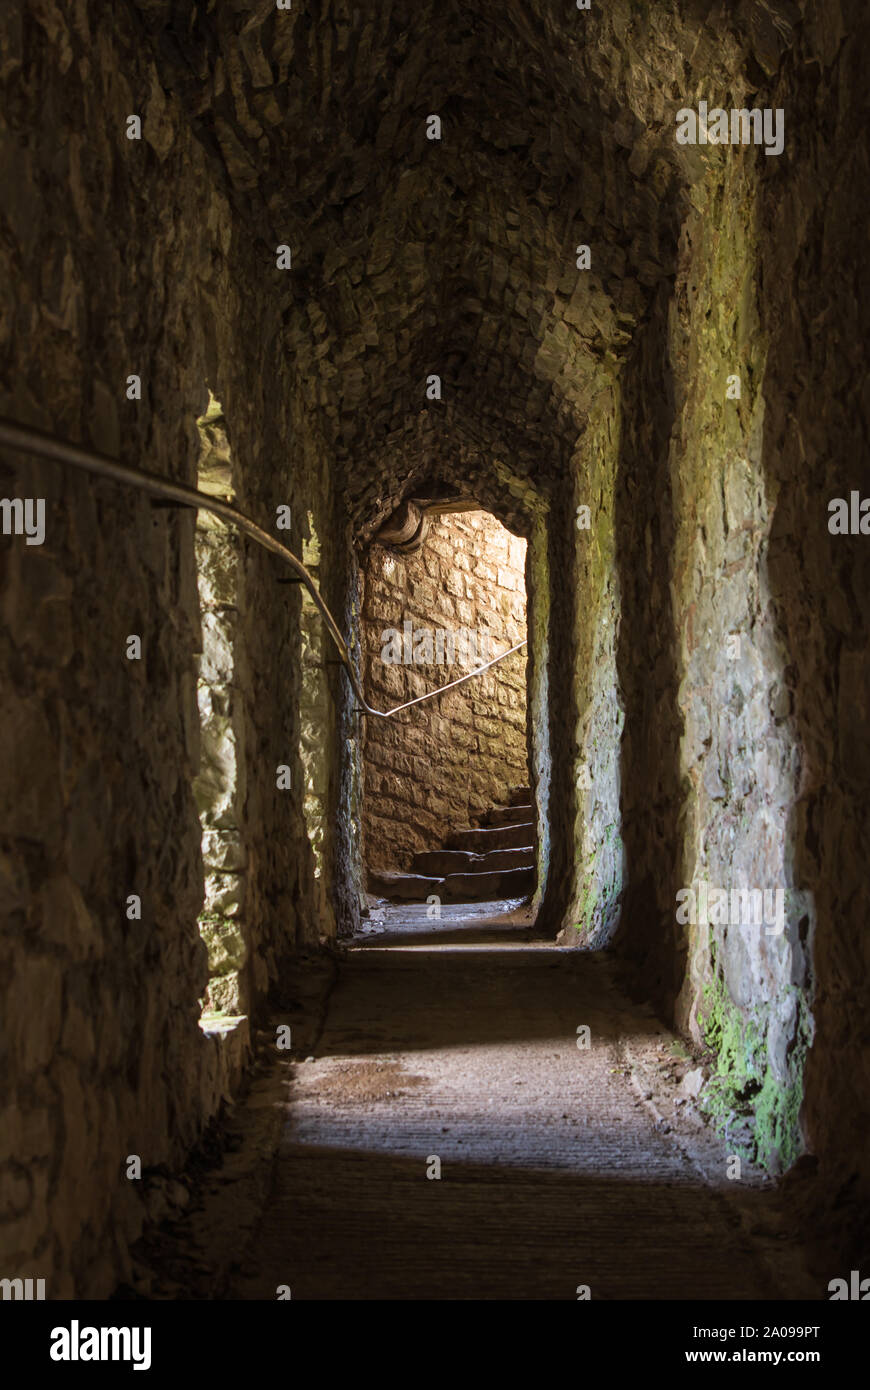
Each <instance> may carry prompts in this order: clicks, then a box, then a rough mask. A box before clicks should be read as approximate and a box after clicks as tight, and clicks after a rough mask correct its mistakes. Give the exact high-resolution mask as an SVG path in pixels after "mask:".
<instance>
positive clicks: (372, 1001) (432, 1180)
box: [205, 905, 818, 1300]
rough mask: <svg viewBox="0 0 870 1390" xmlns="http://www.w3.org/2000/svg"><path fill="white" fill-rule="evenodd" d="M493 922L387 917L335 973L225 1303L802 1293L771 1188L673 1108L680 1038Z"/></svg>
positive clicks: (610, 986) (501, 915)
mask: <svg viewBox="0 0 870 1390" xmlns="http://www.w3.org/2000/svg"><path fill="white" fill-rule="evenodd" d="M499 906H502V907H503V906H504V905H494V906H492V907H490V908H488V909H477V910H476V911H475V910H472V909H468V908H460V909H458V910H456V911H455V913H451V914H448V919H447V920H445V921H444V922H443V923H442V924H439V926H438V929H437V930H436V931H433V924H432V923H430V922H427V921H426V919H425V912H424V909H423V908H421V907H410V908H389V909H387V910H386V923H385V925H386V930H385V932H384V933H383V934H382V935H381V936H378V937H374V938H371V939H368V940H367V941H366V942H365V943H364V944H363V945H362V948H361V949H360V948H358V949H353V950H351V952H350V953H349V955H348V957H347V959H346V961H345V962H344V963H343V964H342V965H341V966H340V967H339V972H338V977H337V981H336V983H335V985H334V987H333V989H332V991H331V994H330V996H329V1000H328V1007H327V1009H326V1013H325V1019H324V1023H323V1028H322V1032H321V1033H320V1037H319V1040H318V1042H317V1044H316V1046H313V1047H312V1049H311V1052H310V1053H309V1055H308V1058H307V1060H305V1058H304V1055H303V1056H300V1058H299V1061H298V1064H296V1065H294V1066H293V1067H292V1068H291V1078H292V1079H291V1083H290V1087H289V1093H288V1101H289V1103H288V1104H287V1106H286V1108H285V1124H284V1129H283V1134H282V1136H281V1138H280V1144H279V1148H278V1153H277V1161H276V1162H275V1164H274V1166H273V1170H272V1182H271V1190H269V1191H268V1192H267V1193H266V1194H264V1201H263V1215H262V1218H261V1220H260V1223H259V1226H258V1228H255V1229H254V1231H253V1234H252V1237H251V1239H250V1240H249V1242H248V1248H247V1251H246V1252H245V1251H244V1250H237V1251H236V1260H237V1265H236V1268H237V1270H238V1273H237V1275H236V1277H235V1280H234V1282H232V1283H231V1287H230V1288H229V1289H228V1291H227V1296H228V1297H231V1298H241V1299H251V1298H262V1299H270V1298H271V1299H274V1297H275V1290H276V1288H277V1287H278V1286H279V1285H285V1286H288V1287H289V1288H290V1289H291V1291H292V1297H293V1299H373V1298H386V1299H430V1298H431V1299H457V1298H459V1299H523V1300H525V1299H529V1298H534V1299H559V1300H560V1299H567V1300H575V1299H576V1298H577V1297H578V1289H579V1288H580V1287H581V1286H585V1287H586V1288H588V1290H589V1295H590V1297H591V1298H593V1299H595V1300H600V1299H610V1298H623V1299H636V1298H656V1299H661V1298H667V1299H674V1298H735V1299H745V1298H796V1297H817V1296H818V1290H817V1287H816V1286H815V1285H814V1284H813V1283H812V1282H811V1281H809V1280H808V1279H807V1276H806V1274H805V1273H804V1271H803V1268H802V1261H801V1247H800V1240H799V1238H798V1237H797V1236H796V1234H795V1231H794V1229H793V1228H792V1226H790V1225H789V1223H788V1221H787V1220H784V1219H783V1218H782V1216H781V1214H779V1213H778V1212H777V1207H776V1201H775V1196H774V1191H773V1186H774V1185H773V1184H772V1183H770V1182H769V1181H766V1180H765V1179H764V1178H763V1177H762V1176H761V1175H760V1174H759V1173H757V1172H750V1171H747V1170H744V1179H743V1181H742V1182H741V1183H729V1182H728V1180H727V1178H726V1176H725V1174H726V1169H727V1163H726V1156H727V1145H726V1144H725V1143H724V1142H723V1141H721V1140H716V1139H714V1138H712V1137H711V1136H710V1135H709V1133H707V1134H706V1135H705V1134H701V1133H699V1132H698V1130H697V1128H696V1125H695V1123H694V1116H693V1113H687V1111H688V1112H694V1102H692V1101H691V1100H689V1101H687V1100H686V1099H685V1097H686V1095H687V1094H689V1093H690V1091H691V1085H690V1084H689V1085H687V1084H686V1082H687V1080H688V1081H689V1083H690V1081H691V1062H689V1061H688V1060H687V1056H686V1052H685V1049H684V1048H683V1047H682V1045H681V1044H680V1042H679V1039H677V1038H676V1037H675V1036H674V1034H673V1033H671V1032H670V1030H668V1029H667V1028H665V1027H664V1026H663V1025H661V1024H660V1023H659V1022H658V1021H657V1020H656V1019H655V1017H654V1015H653V1013H652V1011H651V1010H650V1009H648V1008H646V1007H637V1006H633V1005H631V1004H629V1003H628V1001H627V1000H626V999H625V998H624V997H623V996H622V994H621V993H620V991H619V989H618V988H617V986H616V984H615V982H614V975H613V971H612V965H611V964H609V963H608V961H607V959H606V958H605V957H604V956H602V955H595V954H586V955H582V956H580V955H577V954H576V953H571V952H567V951H554V950H553V949H552V948H551V947H549V946H548V945H547V944H546V943H544V942H541V941H535V940H534V939H531V940H530V939H529V938H530V937H532V936H533V932H532V931H530V930H529V927H528V923H527V922H522V921H521V922H517V920H516V914H515V913H514V914H508V913H505V912H503V911H500V910H499ZM454 918H455V920H454ZM578 1025H580V1026H583V1025H585V1026H586V1027H588V1029H589V1034H590V1037H589V1047H588V1048H584V1049H582V1050H581V1049H580V1048H578V1046H577V1039H578V1033H577V1029H578ZM738 1189H739V1190H738ZM205 1224H206V1228H207V1223H205Z"/></svg>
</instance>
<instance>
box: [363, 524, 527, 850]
mask: <svg viewBox="0 0 870 1390" xmlns="http://www.w3.org/2000/svg"><path fill="white" fill-rule="evenodd" d="M525 553H526V542H525V541H524V540H522V539H520V538H519V537H517V536H512V535H511V534H510V532H509V531H507V530H506V529H505V528H504V527H503V526H501V525H500V523H499V522H497V521H496V520H495V518H494V517H491V516H489V515H488V514H487V513H485V512H465V513H460V514H456V515H447V516H443V517H440V518H438V520H437V522H436V524H434V525H433V526H432V528H431V529H430V531H429V534H428V536H427V539H426V541H425V543H424V545H423V547H422V549H421V550H420V551H419V552H417V553H416V554H411V555H395V554H391V553H390V552H388V551H386V550H384V549H383V548H382V547H380V546H373V547H372V548H371V550H370V551H369V554H368V563H367V565H366V568H365V571H364V599H363V621H362V632H363V641H364V646H365V672H366V680H365V689H366V693H367V696H368V700H369V703H370V704H373V705H375V706H376V707H378V708H381V709H389V708H391V707H392V706H394V705H398V704H401V703H402V702H403V701H404V700H410V699H413V698H414V697H415V696H417V695H422V694H423V693H424V692H425V691H427V690H433V689H435V688H436V687H437V686H439V685H445V684H447V682H449V681H451V680H456V679H458V678H459V677H460V676H462V675H465V674H466V673H467V672H468V671H469V670H472V669H473V668H474V666H476V665H479V664H480V663H481V661H488V660H490V659H491V658H492V657H493V656H497V655H498V654H499V652H502V651H505V650H506V649H507V648H508V647H512V646H515V645H516V644H517V643H518V642H521V641H523V639H524V638H525V636H526V595H525ZM406 623H409V624H410V625H411V626H410V629H409V637H408V642H409V644H410V645H409V648H408V651H405V650H404V633H405V629H404V624H406ZM439 630H440V631H441V632H442V633H444V634H445V636H444V637H443V638H442V641H443V643H444V647H443V657H444V659H443V660H442V661H438V660H437V658H438V656H439V655H441V652H439V650H438V648H437V645H436V633H437V632H438V631H439ZM427 631H428V632H429V633H431V634H432V636H431V645H430V647H429V649H428V650H427V646H426V642H427V639H426V636H425V633H426V632H427ZM463 631H465V632H468V633H471V634H474V638H473V641H474V642H475V643H476V645H474V646H472V644H471V643H469V645H468V647H467V648H466V649H465V651H464V652H463V650H462V647H461V641H462V636H461V634H462V632H463ZM393 633H398V634H399V637H398V647H397V648H396V649H394V648H393V647H392V646H391V642H392V634H393ZM446 634H451V635H453V636H454V638H455V640H456V641H457V643H458V644H459V645H457V647H456V649H455V657H456V659H455V660H454V661H452V662H451V661H450V660H449V656H450V649H449V638H448V636H447V635H446ZM415 644H416V645H415ZM398 648H401V650H399V649H398ZM415 651H416V653H417V655H418V656H421V657H422V658H423V660H422V661H421V662H417V661H413V660H412V661H411V662H410V663H409V662H407V661H406V660H405V657H406V656H407V655H408V653H409V652H410V654H411V656H412V657H413V655H414V653H415ZM396 655H398V656H399V657H400V659H399V660H398V661H396V660H390V659H389V658H390V657H395V656H396ZM463 657H464V658H465V659H463ZM433 658H436V659H435V660H433ZM525 682H526V651H525V649H523V650H521V651H519V652H516V653H515V654H514V655H513V656H509V657H507V659H506V660H505V661H502V662H499V663H498V665H497V666H494V667H493V668H492V669H491V670H490V671H487V672H486V673H485V674H484V675H482V676H479V677H477V678H476V679H474V680H472V681H469V682H467V683H466V684H465V685H464V686H459V687H458V688H457V689H456V690H451V691H448V692H447V693H446V694H444V695H440V696H438V697H437V698H436V699H435V700H432V701H428V702H426V703H425V704H423V705H421V706H419V707H418V708H416V709H410V710H407V711H403V713H402V714H400V715H396V717H395V718H394V719H390V720H375V719H369V720H368V721H367V723H366V741H365V793H366V794H365V799H364V803H363V810H364V818H363V832H364V839H365V846H366V863H367V867H368V868H370V869H374V870H381V869H388V870H389V869H400V868H407V867H408V866H409V865H410V861H411V856H412V855H413V853H414V851H415V850H422V849H437V848H440V847H441V845H442V843H443V840H444V837H445V835H446V834H447V833H448V831H450V830H451V829H457V828H461V827H463V826H465V825H467V824H469V822H470V820H471V817H472V816H474V815H476V814H479V813H480V812H481V811H483V810H485V809H486V807H487V806H489V805H491V804H495V805H499V804H505V803H506V801H507V798H508V796H509V794H510V792H511V791H512V790H513V789H514V788H516V787H521V786H527V785H528V752H527V742H526V686H525Z"/></svg>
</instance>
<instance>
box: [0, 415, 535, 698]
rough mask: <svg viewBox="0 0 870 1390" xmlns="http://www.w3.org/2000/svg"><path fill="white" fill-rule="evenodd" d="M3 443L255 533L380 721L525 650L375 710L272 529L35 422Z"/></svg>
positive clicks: (10, 423) (311, 588)
mask: <svg viewBox="0 0 870 1390" xmlns="http://www.w3.org/2000/svg"><path fill="white" fill-rule="evenodd" d="M0 444H5V445H7V446H8V447H9V448H10V449H20V450H21V451H22V452H23V453H26V454H38V455H40V456H41V457H42V458H47V459H53V460H54V461H55V462H56V463H68V464H71V465H72V467H73V468H84V469H85V470H86V471H87V472H89V473H96V474H97V475H98V477H101V478H108V479H110V480H111V481H112V482H115V483H129V484H130V486H131V487H138V488H140V489H141V490H142V491H143V492H150V493H152V494H153V495H154V496H155V497H164V498H166V499H167V500H168V501H171V502H177V503H178V504H179V506H182V507H195V508H197V509H198V510H202V511H207V512H213V513H214V515H215V516H219V517H221V519H222V520H223V521H229V522H230V523H231V524H232V525H233V526H237V527H238V528H239V530H240V531H244V533H245V535H247V536H250V537H251V539H252V540H255V541H256V542H257V544H258V545H261V546H262V547H263V549H264V550H269V551H271V552H272V554H273V555H277V556H278V557H279V558H280V559H282V560H284V561H286V563H287V564H288V565H290V567H291V569H293V570H295V572H296V574H297V575H298V576H299V579H300V580H301V581H302V583H303V584H304V585H305V587H306V589H307V590H308V592H309V594H310V595H311V597H312V599H313V600H314V604H315V607H316V608H317V611H318V613H319V614H320V616H321V618H322V619H323V622H324V623H325V625H326V630H327V632H328V633H329V635H330V637H331V638H332V640H333V642H334V643H335V646H336V647H337V648H338V654H339V656H340V657H341V663H342V665H343V666H344V669H345V670H346V672H347V675H348V680H349V681H350V683H351V687H352V689H353V693H354V695H355V696H356V698H357V700H358V701H359V703H360V706H361V709H360V710H359V711H358V712H359V713H361V714H370V715H374V716H375V717H376V718H378V719H390V718H392V716H393V715H394V714H398V713H399V711H400V710H403V709H408V708H409V707H410V706H411V705H419V704H420V703H421V702H422V701H423V700H432V699H434V697H435V696H436V695H440V694H442V692H443V691H445V690H452V689H453V687H454V686H457V685H462V684H463V683H464V682H465V681H468V680H471V679H472V678H473V677H474V676H479V675H482V674H483V672H484V671H488V670H489V668H490V666H495V665H496V664H497V663H498V662H499V661H503V660H504V658H505V657H506V656H510V655H511V653H512V652H516V651H519V649H520V647H524V646H525V645H526V642H525V640H524V641H522V642H518V643H517V645H516V646H515V647H511V648H510V649H509V650H508V651H506V652H502V653H501V655H500V656H497V657H494V658H493V660H492V661H488V662H486V664H485V665H484V666H477V667H475V669H474V670H473V671H469V672H468V673H467V674H466V675H464V676H460V677H459V679H458V680H455V681H449V682H448V684H447V685H440V686H439V687H438V688H437V690H429V691H427V692H426V694H425V695H418V696H417V697H416V699H414V700H406V701H405V703H404V704H402V705H396V706H395V707H394V708H393V709H388V710H381V709H374V708H373V707H372V706H371V705H370V704H369V703H368V701H367V700H366V697H365V695H364V694H363V689H362V686H361V685H360V683H359V680H358V678H357V674H356V671H355V670H354V667H353V662H352V661H351V657H350V652H349V651H348V648H347V646H346V644H345V641H344V638H343V637H342V635H341V632H340V631H339V627H338V624H337V623H336V621H335V619H334V618H333V616H332V614H331V613H330V611H329V609H328V608H327V606H326V603H325V602H324V600H323V599H322V598H321V595H320V590H319V589H318V588H317V585H316V584H315V582H314V580H313V579H312V577H311V575H310V574H309V572H308V570H307V569H306V568H305V566H304V565H303V563H302V561H301V560H300V559H298V557H297V556H296V555H294V554H293V552H292V550H288V549H287V547H286V545H282V544H281V542H280V541H276V540H275V537H274V536H270V535H269V532H268V531H264V530H263V528H262V527H261V526H258V525H257V523H256V522H255V521H252V520H251V518H250V517H248V516H245V513H244V512H240V511H239V509H238V507H234V506H233V505H232V504H231V503H230V502H223V501H221V500H220V498H216V497H210V496H209V495H208V493H205V492H200V491H199V489H198V488H195V487H188V486H187V484H186V483H176V482H173V481H172V480H171V479H169V478H161V477H160V475H159V474H157V473H148V472H146V471H145V470H144V469H142V468H133V467H131V466H130V465H129V464H126V463H118V462H117V460H116V459H111V458H108V457H107V455H105V454H100V453H98V452H97V451H96V450H95V449H86V448H83V446H82V445H81V444H68V443H66V441H65V440H62V439H56V438H55V436H54V435H51V434H46V433H45V432H44V431H43V430H36V429H32V428H31V427H30V426H29V425H21V424H19V423H18V422H17V421H16V420H7V419H5V418H2V417H0Z"/></svg>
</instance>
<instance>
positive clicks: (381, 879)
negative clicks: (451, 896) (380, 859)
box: [369, 873, 444, 903]
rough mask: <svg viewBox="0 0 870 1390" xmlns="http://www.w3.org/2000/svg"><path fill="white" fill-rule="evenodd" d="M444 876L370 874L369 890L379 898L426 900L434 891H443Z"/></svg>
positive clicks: (437, 892) (412, 900)
mask: <svg viewBox="0 0 870 1390" xmlns="http://www.w3.org/2000/svg"><path fill="white" fill-rule="evenodd" d="M443 884H444V878H443V876H442V877H439V878H430V877H429V876H428V875H426V874H400V873H383V874H370V875H369V892H370V893H373V894H374V895H375V896H376V897H378V898H398V899H401V900H404V901H406V902H415V903H419V902H425V900H426V899H427V898H428V897H429V896H430V894H432V893H436V894H439V895H441V894H442V893H443Z"/></svg>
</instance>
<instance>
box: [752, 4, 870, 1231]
mask: <svg viewBox="0 0 870 1390" xmlns="http://www.w3.org/2000/svg"><path fill="white" fill-rule="evenodd" d="M868 45H870V19H868V15H867V10H866V6H863V5H861V4H858V3H837V0H835V3H833V4H822V3H814V4H810V5H808V6H807V14H806V22H805V25H804V28H803V30H802V31H801V33H800V36H799V39H798V41H797V43H796V45H795V49H794V52H793V53H792V54H790V55H789V60H788V62H787V63H786V64H785V65H784V67H783V70H782V72H781V73H780V74H779V75H778V77H777V81H776V84H775V86H774V88H773V92H772V96H771V100H772V102H773V104H775V105H777V106H784V105H785V106H786V107H787V109H789V110H790V111H791V112H792V113H793V124H792V133H793V134H792V139H793V143H792V144H791V146H790V157H789V162H788V164H787V165H786V166H785V167H784V168H783V169H781V170H774V169H764V170H763V177H762V182H761V193H760V200H759V204H758V218H757V237H758V244H759V277H758V278H759V292H758V298H759V315H760V321H761V327H762V331H763V333H764V335H765V340H766V347H767V356H766V368H765V374H764V382H763V387H762V391H763V397H764V434H763V441H762V446H761V463H762V467H763V479H764V489H765V492H766V494H767V496H768V498H769V499H770V501H771V505H772V506H773V508H774V514H773V520H772V524H771V529H770V539H769V543H768V553H767V566H766V582H767V586H768V589H769V592H770V595H771V600H772V602H773V604H774V605H775V611H776V615H777V622H778V631H779V635H780V640H781V641H782V642H783V644H784V645H785V647H786V650H787V652H788V664H787V666H786V668H785V671H784V672H783V673H782V675H781V677H780V680H779V685H778V690H777V692H776V694H777V708H776V709H775V710H773V711H772V716H773V717H775V718H776V719H777V720H784V721H787V722H788V725H789V726H790V727H793V728H794V729H795V730H796V737H797V740H798V743H799V749H800V761H799V765H798V767H797V768H796V769H795V779H796V780H797V779H799V781H798V787H797V790H798V795H797V798H796V799H795V801H794V802H793V804H792V805H791V807H790V810H789V814H788V818H787V849H788V862H789V866H790V869H791V872H792V874H793V876H794V881H795V885H796V888H798V889H799V890H800V892H801V893H803V894H805V895H806V896H807V902H806V905H805V906H804V907H803V908H802V910H801V911H800V913H799V916H798V922H797V927H798V939H799V941H800V945H801V948H802V952H803V955H804V956H806V957H811V965H807V966H805V965H804V962H803V960H802V959H801V956H800V955H799V954H798V949H797V939H793V950H794V964H793V969H794V972H795V974H794V977H793V978H794V980H795V981H797V980H799V979H800V978H801V976H802V974H803V971H804V970H805V969H807V970H810V969H811V971H812V976H813V977H814V980H815V985H814V992H813V995H812V1000H811V1003H812V1013H813V1016H814V1020H815V1037H814V1042H813V1046H812V1048H811V1050H810V1052H809V1056H808V1061H807V1068H806V1076H805V1099H804V1106H803V1120H804V1124H805V1127H806V1130H807V1134H808V1137H809V1141H810V1145H811V1148H812V1149H813V1151H814V1152H815V1153H817V1154H818V1156H819V1159H820V1162H821V1177H822V1179H823V1180H822V1182H821V1184H820V1187H819V1195H818V1199H817V1200H818V1201H820V1202H821V1203H822V1204H823V1205H824V1207H825V1219H826V1221H827V1222H828V1224H829V1228H830V1229H831V1231H832V1234H833V1233H834V1232H836V1234H837V1236H838V1237H840V1236H843V1237H847V1238H848V1239H849V1240H850V1241H851V1242H852V1244H853V1248H855V1249H856V1250H861V1248H862V1241H863V1249H864V1250H866V1241H867V1236H868V1231H867V1218H866V1212H867V1209H868V1200H870V1154H868V1148H867V1142H866V1136H867V1133H868V1131H870V1030H868V1023H867V1020H868V1017H870V1008H868V989H870V933H868V931H867V911H866V904H867V883H866V865H867V863H868V860H870V824H868V805H870V756H868V728H870V719H868V691H870V597H868V596H870V549H868V546H870V540H868V537H867V536H862V535H839V536H838V535H832V534H831V533H830V532H829V530H828V521H829V519H830V513H829V511H828V504H829V502H830V501H831V499H832V498H835V497H844V498H846V499H848V498H849V494H850V491H851V490H853V489H854V490H856V491H858V492H859V494H860V496H861V497H862V498H866V497H867V496H868V495H870V469H868V463H867V447H866V440H867V437H868V424H870V422H868V396H867V379H866V367H865V365H864V364H863V361H862V357H863V346H864V345H866V343H867V341H868V328H870V298H868V290H867V282H866V276H865V275H864V273H863V265H864V263H865V261H866V215H865V201H866V200H865V190H866V185H867V173H868V167H870V133H868V123H867V75H866V59H867V52H868ZM768 162H769V163H773V162H774V161H772V160H771V161H768ZM847 1058H848V1061H847V1060H846V1059H847ZM817 1210H818V1207H817Z"/></svg>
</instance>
